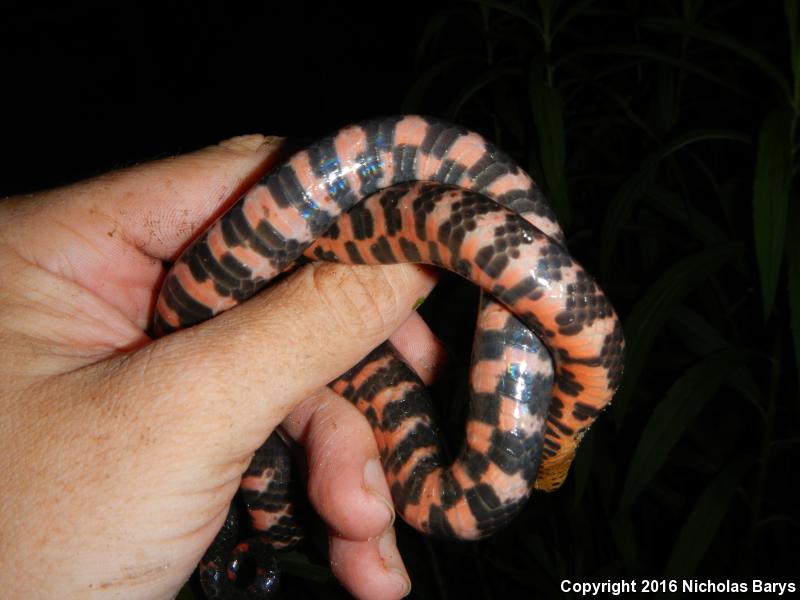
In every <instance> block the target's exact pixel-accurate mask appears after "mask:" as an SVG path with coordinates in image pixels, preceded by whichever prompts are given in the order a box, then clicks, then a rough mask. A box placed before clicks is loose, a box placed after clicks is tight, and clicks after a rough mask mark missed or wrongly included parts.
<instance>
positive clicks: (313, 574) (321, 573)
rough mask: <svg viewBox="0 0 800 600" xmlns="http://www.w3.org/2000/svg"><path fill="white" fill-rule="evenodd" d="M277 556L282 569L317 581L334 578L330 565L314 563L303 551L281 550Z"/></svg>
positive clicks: (325, 581) (323, 581) (321, 581)
mask: <svg viewBox="0 0 800 600" xmlns="http://www.w3.org/2000/svg"><path fill="white" fill-rule="evenodd" d="M277 556H278V564H279V565H280V568H281V571H285V572H286V573H291V574H292V575H296V576H297V577H301V578H303V579H307V580H310V581H316V582H317V583H327V582H328V581H332V580H333V572H332V571H331V570H330V569H329V568H328V567H324V566H321V565H315V564H313V563H312V562H311V561H310V560H309V559H308V557H307V556H306V555H305V554H302V553H301V552H296V551H292V552H281V553H279V554H278V555H277Z"/></svg>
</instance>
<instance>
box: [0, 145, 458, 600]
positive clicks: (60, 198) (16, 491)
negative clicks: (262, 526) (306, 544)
mask: <svg viewBox="0 0 800 600" xmlns="http://www.w3.org/2000/svg"><path fill="white" fill-rule="evenodd" d="M278 143H279V141H278V140H276V139H274V138H267V139H265V138H262V137H261V136H244V137H241V138H235V139H233V140H229V141H227V142H224V143H222V144H220V145H219V146H214V147H211V148H207V149H204V150H201V151H199V152H196V153H194V154H190V155H185V156H180V157H177V158H171V159H166V160H161V161H158V162H156V163H152V164H147V165H142V166H137V167H133V168H130V169H126V170H123V171H119V172H114V173H111V174H108V175H104V176H101V177H98V178H95V179H93V180H90V181H86V182H81V183H77V184H74V185H71V186H68V187H65V188H61V189H56V190H52V191H48V192H43V193H37V194H34V195H31V196H27V197H17V198H11V199H8V200H6V201H4V202H3V203H0V407H1V408H0V410H2V414H3V419H2V421H1V422H0V473H2V480H3V494H2V500H0V562H2V564H3V565H4V569H3V570H2V572H0V589H3V590H4V592H5V594H7V596H6V597H10V598H16V597H24V598H35V597H47V598H50V597H70V598H72V597H75V598H78V597H92V598H95V597H97V598H100V597H111V596H113V597H124V598H167V597H171V596H174V595H175V594H176V593H177V592H178V590H179V589H180V587H181V585H183V583H184V582H185V581H186V579H187V578H188V577H189V575H190V574H191V572H192V571H193V570H194V568H195V566H196V565H197V562H198V561H199V559H200V557H201V556H202V554H203V551H204V550H205V548H206V547H207V546H208V545H209V543H210V542H211V540H212V539H213V537H214V535H215V534H216V532H217V530H218V529H219V527H220V526H221V524H222V522H223V521H224V519H225V516H226V513H227V507H228V504H229V503H230V500H231V498H232V496H233V494H234V493H235V491H236V488H237V487H238V484H239V478H240V476H241V474H242V472H243V471H244V469H245V468H246V467H247V465H248V463H249V461H250V458H251V456H252V453H253V451H254V450H255V449H256V448H257V447H258V446H259V445H261V443H262V442H263V441H264V439H265V438H266V437H267V435H268V434H269V433H270V432H271V431H272V430H273V429H274V428H275V427H277V426H278V425H279V424H280V423H281V422H283V423H284V429H285V431H286V432H287V433H288V434H289V435H290V436H292V437H293V438H295V439H296V440H298V441H299V442H301V443H302V444H303V445H304V446H305V448H306V451H307V453H308V464H309V474H308V491H309V496H310V499H311V501H312V504H314V506H315V508H316V509H317V511H318V512H319V514H320V515H321V516H322V518H323V519H324V520H325V521H326V522H327V524H328V526H329V529H330V531H331V535H330V556H331V563H332V566H333V570H334V573H335V574H336V575H337V577H338V578H339V579H340V580H341V581H342V583H343V584H344V585H345V586H346V587H347V588H348V589H349V590H350V591H351V593H353V594H354V595H356V596H359V597H370V598H397V597H400V596H402V595H403V594H404V593H406V591H407V590H408V586H409V582H408V576H407V574H406V573H405V570H404V567H403V564H402V561H401V559H400V557H399V554H398V552H397V548H396V546H395V543H394V533H393V529H392V527H391V525H390V524H391V521H392V519H393V510H392V509H391V498H390V495H389V490H388V487H387V485H386V482H385V480H384V478H383V474H382V472H381V471H380V468H379V462H378V459H377V457H378V451H377V447H376V444H375V441H374V438H373V436H372V432H371V430H370V428H369V426H368V425H367V422H366V420H364V419H363V417H362V416H361V415H360V414H359V413H358V412H357V411H356V409H355V408H353V407H352V406H351V405H350V404H348V403H347V402H346V401H344V400H343V399H341V398H339V397H338V396H336V395H334V394H333V393H332V392H331V391H329V390H327V388H325V387H324V386H325V384H326V383H327V382H328V381H330V380H332V379H334V378H335V377H336V376H338V375H339V374H340V373H342V372H343V371H345V370H346V369H348V368H349V367H350V366H352V365H353V364H355V363H356V362H357V361H358V360H359V359H360V358H361V357H362V356H363V355H365V354H366V353H367V352H368V351H369V350H371V349H372V348H373V347H374V346H376V345H377V344H378V343H379V342H381V341H382V340H383V339H385V338H386V337H387V336H388V335H389V334H390V333H392V332H393V331H396V330H397V332H396V333H395V335H394V336H393V337H392V341H393V342H394V343H395V345H396V346H397V347H398V348H399V349H400V350H401V352H403V353H404V354H405V355H406V357H407V359H408V360H409V362H410V364H411V365H412V366H413V367H414V368H415V369H416V370H417V372H418V373H419V374H420V375H421V376H422V377H423V379H428V380H430V378H431V377H432V375H433V372H434V370H435V369H436V367H437V365H438V364H439V359H440V358H441V355H442V350H441V348H440V346H439V345H438V344H437V342H436V341H435V339H434V338H433V336H432V335H431V334H430V332H429V330H428V329H427V328H426V327H425V326H424V324H423V323H422V322H421V320H420V319H419V317H417V316H416V314H415V313H413V310H412V308H413V306H414V304H415V303H416V301H417V300H418V299H419V298H420V297H423V296H425V295H426V294H427V293H428V292H429V291H430V289H431V287H432V285H433V283H434V281H433V279H434V278H433V276H432V275H431V274H430V272H429V271H427V270H425V269H423V268H421V267H419V266H415V265H391V266H385V267H347V266H340V265H331V264H312V265H308V266H306V267H304V268H303V269H300V270H299V271H298V272H296V273H295V274H293V275H292V276H290V277H288V278H287V279H285V280H284V281H282V282H280V283H279V284H277V285H276V286H273V287H271V288H269V289H268V290H266V291H265V292H263V293H261V294H259V295H258V296H256V297H254V298H253V299H251V300H250V301H248V302H246V303H245V304H243V305H241V306H238V307H236V308H234V309H232V310H230V311H228V312H227V313H224V314H221V315H219V316H217V317H215V318H214V319H212V320H210V321H208V322H205V323H202V324H200V325H198V326H196V327H193V328H191V329H188V330H184V331H180V332H177V333H175V334H173V335H170V336H167V337H165V338H162V339H159V340H156V341H153V340H151V339H150V338H149V337H148V336H147V335H146V333H145V330H146V328H147V326H148V322H149V319H150V316H151V311H152V306H153V302H154V299H155V295H156V294H157V293H158V285H159V283H160V281H161V278H162V276H163V273H164V269H163V266H162V261H163V260H169V259H174V258H175V256H176V255H177V254H178V251H179V249H180V248H182V247H183V246H185V245H186V244H187V243H188V241H189V240H191V239H192V238H193V237H195V236H196V235H197V234H198V233H199V232H200V231H202V229H203V228H204V227H205V226H206V225H207V224H208V223H209V222H211V221H212V220H213V219H214V218H215V217H216V216H217V215H218V214H219V213H220V211H221V210H222V208H223V207H224V206H225V205H226V204H229V203H230V202H232V201H233V200H235V199H236V197H237V196H238V194H239V193H240V192H241V191H242V190H243V189H245V188H246V187H248V186H249V185H250V184H252V183H253V182H254V181H255V179H256V178H257V177H258V176H259V175H260V174H261V173H262V172H263V171H264V169H265V168H267V166H268V165H269V163H270V161H271V160H272V159H271V157H272V156H273V155H274V152H275V149H276V148H277V146H278ZM401 325H402V327H401ZM398 328H400V329H398ZM365 465H366V467H365Z"/></svg>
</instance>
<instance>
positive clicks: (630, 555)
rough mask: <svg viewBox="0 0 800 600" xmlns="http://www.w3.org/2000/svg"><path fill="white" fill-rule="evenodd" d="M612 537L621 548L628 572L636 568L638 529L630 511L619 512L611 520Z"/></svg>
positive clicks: (619, 548)
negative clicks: (635, 527)
mask: <svg viewBox="0 0 800 600" xmlns="http://www.w3.org/2000/svg"><path fill="white" fill-rule="evenodd" d="M611 537H612V538H613V539H614V543H615V544H616V546H617V550H619V554H620V556H621V557H622V562H623V563H624V564H625V570H626V571H627V572H629V573H630V572H633V571H634V570H635V568H636V563H637V560H636V559H637V556H636V531H635V529H634V527H633V521H632V520H631V517H630V515H629V514H628V513H618V514H617V515H616V516H615V517H614V518H613V519H612V520H611Z"/></svg>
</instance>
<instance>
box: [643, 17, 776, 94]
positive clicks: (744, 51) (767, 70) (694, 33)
mask: <svg viewBox="0 0 800 600" xmlns="http://www.w3.org/2000/svg"><path fill="white" fill-rule="evenodd" d="M639 24H640V26H641V27H644V28H647V29H652V30H654V31H662V32H665V33H677V34H680V35H685V36H687V37H693V38H695V39H699V40H702V41H705V42H708V43H710V44H714V45H717V46H720V47H722V48H725V49H726V50H730V51H731V52H733V53H735V54H738V55H739V56H741V57H742V58H744V59H745V60H747V61H749V62H750V63H752V64H753V65H754V66H755V67H756V68H758V69H759V70H760V71H761V73H762V74H763V75H764V76H765V77H767V78H769V79H771V80H772V81H773V82H774V83H775V84H777V86H778V88H780V91H781V93H782V94H783V96H784V99H785V100H787V101H791V99H792V95H791V93H790V92H789V84H788V83H787V82H786V78H785V77H784V76H783V73H781V72H780V69H778V68H777V67H775V65H774V64H772V62H770V61H769V60H767V58H766V57H764V56H763V55H761V54H759V53H758V52H756V51H755V50H753V49H752V48H750V47H749V46H746V45H745V44H743V43H742V41H741V40H740V39H737V38H736V37H734V36H732V35H729V34H727V33H722V32H718V31H710V30H707V29H703V28H702V27H699V26H698V25H695V24H694V23H688V22H686V21H683V20H681V19H671V18H647V19H642V20H640V21H639Z"/></svg>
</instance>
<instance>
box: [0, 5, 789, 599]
mask: <svg viewBox="0 0 800 600" xmlns="http://www.w3.org/2000/svg"><path fill="white" fill-rule="evenodd" d="M379 7H380V9H379ZM799 32H800V9H799V8H797V6H796V5H795V3H794V2H791V1H788V2H786V3H783V2H763V3H762V2H746V1H731V2H719V3H718V2H702V1H699V0H696V1H691V0H686V1H684V2H677V1H675V2H669V1H666V0H664V1H656V2H646V1H644V0H641V1H636V0H628V1H624V2H599V1H598V2H591V1H577V0H570V1H557V0H541V1H539V2H535V1H533V0H531V1H524V0H499V1H492V0H476V1H472V2H467V1H452V2H446V1H430V2H422V1H419V0H412V1H405V2H398V3H392V4H389V3H383V4H379V3H364V4H362V3H348V2H328V3H313V2H305V1H298V0H295V1H293V2H290V3H286V4H284V3H275V2H266V1H265V2H261V3H260V4H257V3H252V2H230V3H222V2H216V3H214V2H197V3H190V2H162V3H160V4H159V6H158V7H157V8H148V7H146V6H145V5H144V4H141V3H134V2H129V3H104V4H102V5H99V6H94V5H90V4H89V3H83V2H77V3H63V4H60V5H57V6H56V7H51V8H43V7H36V6H34V5H33V4H31V3H23V2H6V3H4V4H3V7H2V9H0V73H2V80H1V81H2V84H1V85H2V104H3V109H2V115H3V117H2V120H0V123H1V125H0V127H2V144H0V149H1V150H2V153H3V156H2V163H0V164H2V169H1V170H0V172H2V177H0V197H3V196H7V195H14V194H20V193H26V192H32V191H36V190H40V189H45V188H49V187H54V186H58V185H62V184H65V183H69V182H72V181H77V180H80V179H83V178H87V177H91V176H94V175H98V174H100V173H103V172H105V171H108V170H111V169H115V168H121V167H124V166H127V165H131V164H135V163H139V162H144V161H148V160H152V159H156V158H160V157H164V156H170V155H173V154H177V153H183V152H188V151H191V150H194V149H197V148H200V147H203V146H205V145H209V144H213V143H215V142H218V141H220V140H222V139H225V138H227V137H231V136H234V135H239V134H244V133H254V132H259V133H264V134H272V135H282V136H290V137H291V138H292V141H293V143H294V144H297V145H302V144H303V143H305V142H309V141H312V140H313V139H315V138H316V137H318V136H320V135H322V134H325V133H328V132H330V131H332V130H335V129H336V128H338V127H340V126H342V125H345V124H347V123H350V122H353V121H357V120H361V119H364V118H367V117H372V116H380V115H390V114H397V113H421V114H429V115H435V116H439V117H442V118H445V119H448V120H451V121H455V122H458V123H461V124H463V125H466V126H467V127H469V128H470V129H474V130H476V131H478V132H480V133H482V134H483V135H485V136H486V137H488V138H489V139H492V140H494V141H495V142H497V144H498V145H499V146H500V147H502V148H504V149H505V150H506V151H508V152H509V153H510V154H512V155H513V156H514V158H516V159H517V160H518V162H519V163H520V164H521V165H522V166H523V167H524V168H526V169H527V170H528V171H529V172H530V173H531V174H532V175H533V177H534V179H535V180H537V181H538V182H539V184H540V185H541V186H542V188H543V189H544V190H545V192H546V193H547V195H548V197H549V198H550V199H551V201H552V203H553V205H554V207H555V209H556V212H557V213H558V215H559V218H560V220H561V222H562V225H563V226H564V229H565V231H566V234H567V242H568V245H569V248H570V250H571V252H572V254H573V255H574V256H575V257H576V258H577V259H578V260H579V261H580V262H581V263H582V264H583V265H584V266H585V267H586V268H587V270H588V271H589V272H591V273H592V274H593V275H594V276H595V277H596V278H597V280H598V281H599V282H600V284H601V285H602V286H603V288H604V289H605V290H606V292H607V293H608V295H609V296H610V299H611V301H612V303H613V304H614V306H615V308H616V309H617V311H618V312H619V314H620V316H621V317H622V319H623V321H624V329H625V336H626V340H627V363H626V371H625V377H624V381H623V384H622V389H621V390H620V391H619V392H618V394H617V396H616V398H615V400H614V402H613V403H612V405H611V407H610V408H609V409H608V410H607V411H606V412H605V413H604V414H603V415H602V417H601V418H600V419H599V420H598V422H597V424H596V425H595V426H594V427H593V428H592V430H591V431H590V433H589V434H588V435H587V437H586V439H585V440H584V442H583V444H582V446H581V448H580V451H579V453H578V458H577V460H576V464H575V465H574V467H573V471H572V472H571V474H570V476H569V478H568V480H567V482H566V483H565V485H564V486H563V487H562V488H561V489H560V490H559V491H557V492H555V493H552V494H541V493H540V494H534V497H533V499H532V500H531V502H530V503H529V506H528V507H527V508H526V510H525V511H524V512H523V514H522V515H521V516H519V517H518V519H517V520H516V521H515V522H514V523H513V524H512V526H511V527H509V528H508V529H507V530H505V531H504V532H502V533H500V534H499V535H497V536H496V537H494V538H491V539H489V540H486V541H482V542H479V543H472V544H467V543H465V544H457V543H444V542H439V541H436V540H429V539H425V538H423V537H421V536H420V535H419V534H417V533H416V532H415V531H413V530H411V529H410V528H408V527H407V526H405V525H404V524H399V525H398V542H399V545H400V550H401V552H402V554H403V557H404V560H405V562H406V565H407V567H408V569H409V572H410V574H411V577H412V583H413V590H412V595H411V597H413V598H422V599H431V600H434V599H435V600H444V599H455V598H463V597H476V598H483V599H484V600H490V599H501V598H517V597H518V598H532V597H543V598H549V597H571V596H572V595H570V594H565V593H562V592H561V591H560V582H561V581H562V580H564V579H569V580H572V581H606V580H612V581H618V580H622V579H633V578H636V579H659V580H660V579H682V578H686V579H700V580H707V579H710V580H713V581H725V580H726V579H730V580H739V581H749V580H751V579H753V578H759V579H765V580H767V579H774V580H781V581H785V580H787V579H790V578H792V577H795V578H796V577H797V574H798V565H800V543H799V542H798V539H799V538H800V521H799V520H798V518H799V517H800V514H799V513H798V506H800V496H798V493H797V492H796V489H797V486H795V485H794V484H795V483H796V479H797V468H798V460H799V459H800V394H798V371H799V370H798V365H799V364H800V205H799V204H798V195H797V191H798V185H797V181H796V180H795V179H794V178H793V176H794V174H795V172H796V170H797V154H796V143H797V135H796V134H797V122H798V116H800V37H799V36H800V33H799ZM476 307H477V293H476V292H475V291H474V290H473V289H472V287H471V286H469V285H468V284H465V283H463V282H461V281H460V280H458V279H457V278H456V277H454V276H453V277H447V278H446V279H445V281H444V282H443V284H442V285H441V286H440V288H439V289H437V291H436V292H435V293H434V295H433V296H432V297H431V298H430V299H429V301H427V302H426V303H425V304H424V305H423V307H422V309H421V312H422V313H423V314H424V316H425V317H426V319H429V320H430V322H431V323H432V325H433V327H434V328H435V331H436V332H437V334H438V335H440V337H441V338H442V339H443V340H444V341H445V343H446V344H447V346H448V348H449V349H450V351H451V354H452V355H453V357H454V360H453V363H454V364H453V365H452V373H450V374H448V376H447V377H446V378H445V380H444V381H442V382H440V383H439V384H438V385H437V393H439V394H443V396H440V398H441V399H440V400H438V401H437V404H438V405H439V406H440V407H441V408H442V414H441V422H442V423H443V427H444V428H445V429H447V431H448V435H449V436H450V438H451V439H450V442H451V444H452V448H453V450H457V448H458V445H459V444H460V437H459V436H462V435H463V433H462V431H463V420H464V414H465V412H464V411H465V399H464V397H463V392H464V389H465V385H464V382H465V381H466V369H467V366H468V359H469V348H470V346H471V335H472V331H469V330H464V328H463V323H465V322H467V323H471V322H472V321H473V318H474V311H475V310H476ZM442 314H444V316H445V317H446V318H443V317H442V316H441V315H442ZM312 531H317V532H318V531H320V526H319V525H317V526H316V527H315V526H314V525H312ZM325 551H326V544H325V540H324V536H319V535H314V534H312V535H311V537H310V539H309V540H308V541H307V542H306V543H305V545H304V546H303V547H301V548H300V549H299V550H298V551H296V552H294V553H292V554H290V555H288V556H287V557H286V558H285V559H284V560H283V563H284V568H285V572H286V577H285V581H284V583H283V587H282V591H281V597H286V598H345V597H347V594H346V592H345V591H344V590H343V589H342V588H340V587H339V586H338V585H337V584H336V582H335V580H334V579H333V578H332V577H331V575H330V572H329V571H328V569H327V559H326V556H325ZM180 597H181V598H193V597H197V598H200V597H202V596H201V592H200V591H199V587H197V586H196V585H195V582H192V583H191V585H190V586H189V587H187V588H186V589H184V590H183V592H182V595H181V596H180Z"/></svg>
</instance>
